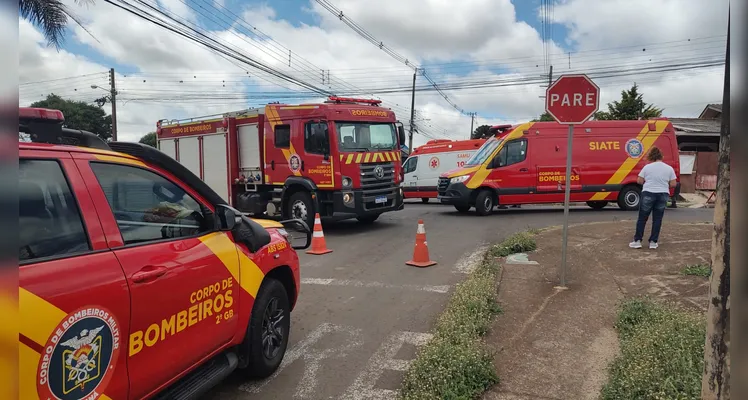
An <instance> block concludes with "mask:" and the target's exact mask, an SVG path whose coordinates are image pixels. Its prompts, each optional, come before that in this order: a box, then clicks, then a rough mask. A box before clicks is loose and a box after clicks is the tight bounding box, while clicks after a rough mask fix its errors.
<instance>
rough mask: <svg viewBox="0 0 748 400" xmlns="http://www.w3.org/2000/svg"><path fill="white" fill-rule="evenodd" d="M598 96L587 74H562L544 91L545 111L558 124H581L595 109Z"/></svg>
mask: <svg viewBox="0 0 748 400" xmlns="http://www.w3.org/2000/svg"><path fill="white" fill-rule="evenodd" d="M599 97H600V88H599V87H597V85H595V83H594V82H592V80H591V79H590V78H588V77H587V75H562V76H561V77H559V78H558V79H557V80H556V82H553V84H552V85H551V86H549V87H548V89H547V90H546V91H545V111H547V112H548V114H550V115H551V116H552V117H553V118H554V119H555V120H556V121H558V123H560V124H566V125H572V124H581V123H582V122H584V121H587V120H588V119H589V118H590V117H591V116H592V115H593V114H594V113H595V111H597V108H598V106H599V101H600V99H599Z"/></svg>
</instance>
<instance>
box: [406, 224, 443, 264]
mask: <svg viewBox="0 0 748 400" xmlns="http://www.w3.org/2000/svg"><path fill="white" fill-rule="evenodd" d="M405 264H407V265H411V266H414V267H430V266H432V265H436V261H431V259H430V258H429V247H428V243H426V228H424V227H423V220H422V219H419V220H418V230H417V231H416V246H415V248H414V249H413V259H412V260H410V261H408V262H406V263H405Z"/></svg>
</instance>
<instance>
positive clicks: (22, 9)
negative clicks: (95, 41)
mask: <svg viewBox="0 0 748 400" xmlns="http://www.w3.org/2000/svg"><path fill="white" fill-rule="evenodd" d="M74 1H75V2H76V3H78V4H79V5H89V4H93V0H74ZM18 13H19V14H20V15H21V17H22V18H23V19H25V20H27V21H29V22H31V23H32V24H34V25H36V26H37V27H39V28H40V29H41V32H42V34H43V35H44V38H45V39H46V40H47V44H48V45H50V46H54V47H56V48H57V50H59V49H60V47H61V46H62V43H63V42H64V41H65V29H66V28H67V24H68V18H69V19H72V20H73V21H74V22H75V23H76V24H78V25H80V26H81V27H82V28H83V29H84V30H86V28H85V27H83V25H82V24H81V22H80V21H79V20H78V18H76V17H75V16H74V15H73V14H71V13H70V10H68V8H67V7H66V6H65V3H64V2H63V1H60V0H20V1H19V3H18ZM86 32H88V30H86ZM89 34H90V32H89Z"/></svg>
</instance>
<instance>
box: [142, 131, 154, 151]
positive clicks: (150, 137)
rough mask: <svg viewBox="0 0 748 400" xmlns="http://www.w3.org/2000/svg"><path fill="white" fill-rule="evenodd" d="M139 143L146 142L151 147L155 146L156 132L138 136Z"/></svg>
mask: <svg viewBox="0 0 748 400" xmlns="http://www.w3.org/2000/svg"><path fill="white" fill-rule="evenodd" d="M140 143H143V144H147V145H148V146H151V147H156V132H150V133H146V134H145V135H143V137H142V138H140Z"/></svg>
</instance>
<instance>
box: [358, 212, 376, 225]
mask: <svg viewBox="0 0 748 400" xmlns="http://www.w3.org/2000/svg"><path fill="white" fill-rule="evenodd" d="M377 218H379V214H375V215H365V216H363V217H356V219H357V220H358V222H360V223H362V224H372V223H374V221H376V220H377Z"/></svg>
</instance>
